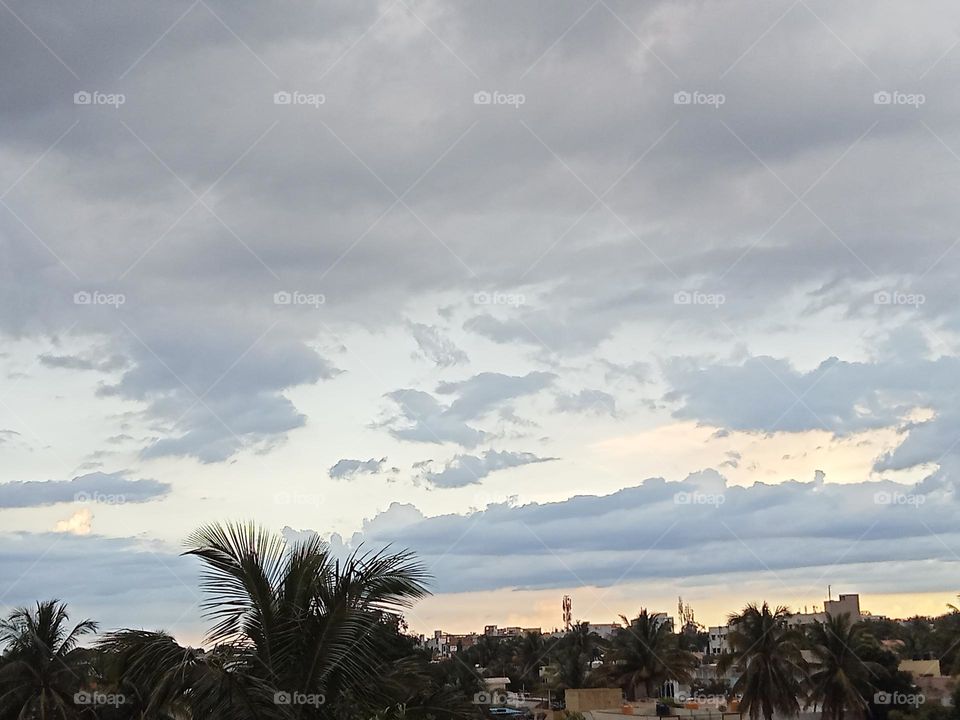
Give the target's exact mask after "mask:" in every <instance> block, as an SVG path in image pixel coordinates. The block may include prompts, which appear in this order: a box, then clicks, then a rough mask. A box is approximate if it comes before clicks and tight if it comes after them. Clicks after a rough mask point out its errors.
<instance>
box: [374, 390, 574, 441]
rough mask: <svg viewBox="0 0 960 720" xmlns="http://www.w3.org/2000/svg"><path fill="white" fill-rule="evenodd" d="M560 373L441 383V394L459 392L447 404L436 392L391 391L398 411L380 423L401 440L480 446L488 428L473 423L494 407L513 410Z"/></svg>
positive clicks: (451, 394)
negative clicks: (515, 403) (433, 393)
mask: <svg viewBox="0 0 960 720" xmlns="http://www.w3.org/2000/svg"><path fill="white" fill-rule="evenodd" d="M555 379H556V375H554V374H553V373H548V372H540V371H531V372H529V373H527V374H526V375H505V374H503V373H494V372H485V373H479V374H478V375H474V376H472V377H470V378H467V379H466V380H460V381H456V382H443V383H440V384H439V385H438V386H437V388H436V392H437V394H438V395H450V396H453V400H451V402H450V403H449V404H448V405H443V404H442V403H441V402H440V401H439V400H437V398H435V397H434V396H433V395H431V394H429V393H426V392H423V391H421V390H413V389H405V390H395V391H394V392H390V393H387V395H386V397H387V398H389V399H390V400H392V401H393V402H394V403H395V404H396V405H397V406H398V413H397V414H396V415H392V416H389V417H388V418H386V419H385V420H384V421H382V422H381V423H379V426H380V427H386V428H388V430H389V432H390V434H391V435H393V436H394V437H395V438H397V439H398V440H410V441H414V442H428V443H443V442H453V443H456V444H458V445H461V446H463V447H466V448H472V447H476V446H477V444H478V443H481V442H483V440H484V439H486V438H487V437H488V435H489V434H488V433H487V432H485V431H483V430H480V429H477V428H475V427H473V426H472V425H468V424H467V422H468V421H470V422H472V421H476V420H480V419H482V418H483V417H484V416H485V415H487V414H488V413H490V412H492V411H494V410H500V411H501V412H503V411H508V413H507V416H509V411H510V410H511V409H512V401H514V400H516V399H518V398H522V397H525V396H529V395H535V394H536V393H538V392H540V391H541V390H544V389H546V388H548V387H550V386H551V385H552V384H553V382H554V380H555Z"/></svg>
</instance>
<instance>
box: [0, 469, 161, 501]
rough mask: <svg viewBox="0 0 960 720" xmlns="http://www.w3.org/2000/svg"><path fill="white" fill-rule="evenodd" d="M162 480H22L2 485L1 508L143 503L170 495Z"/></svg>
mask: <svg viewBox="0 0 960 720" xmlns="http://www.w3.org/2000/svg"><path fill="white" fill-rule="evenodd" d="M170 488H171V486H170V484H169V483H164V482H160V481H159V480H128V479H127V478H126V477H125V476H124V474H123V473H122V472H115V473H102V472H94V473H88V474H87V475H79V476H77V477H75V478H73V479H72V480H20V481H13V482H5V483H0V508H22V507H43V506H45V505H56V504H59V503H73V502H105V503H110V504H123V503H143V502H150V501H151V500H158V499H160V498H162V497H164V496H166V495H167V494H168V493H169V492H170Z"/></svg>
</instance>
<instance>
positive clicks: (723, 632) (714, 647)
mask: <svg viewBox="0 0 960 720" xmlns="http://www.w3.org/2000/svg"><path fill="white" fill-rule="evenodd" d="M729 633H730V627H729V626H727V625H717V626H716V627H711V628H707V652H708V653H709V654H710V655H723V654H724V653H728V652H730V643H729V642H728V640H727V636H728V634H729Z"/></svg>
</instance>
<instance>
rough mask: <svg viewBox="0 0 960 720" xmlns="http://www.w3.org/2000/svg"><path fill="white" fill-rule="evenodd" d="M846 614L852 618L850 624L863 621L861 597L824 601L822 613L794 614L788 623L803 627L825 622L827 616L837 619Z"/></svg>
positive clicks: (848, 596)
mask: <svg viewBox="0 0 960 720" xmlns="http://www.w3.org/2000/svg"><path fill="white" fill-rule="evenodd" d="M814 610H816V609H814ZM844 613H846V614H848V615H849V616H850V622H852V623H856V622H860V620H862V619H863V615H862V614H861V612H860V596H859V595H857V594H856V593H852V594H845V595H840V596H839V597H838V598H837V599H836V600H824V602H823V611H822V612H816V611H815V612H812V613H808V612H802V613H794V614H793V615H791V616H790V619H789V620H787V623H788V624H789V625H790V626H791V627H802V626H803V625H810V624H811V623H815V622H825V621H826V619H827V615H833V616H834V617H835V616H837V615H843V614H844Z"/></svg>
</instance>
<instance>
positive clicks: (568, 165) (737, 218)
mask: <svg viewBox="0 0 960 720" xmlns="http://www.w3.org/2000/svg"><path fill="white" fill-rule="evenodd" d="M872 9H873V8H872V6H871V5H870V4H869V3H867V2H865V0H863V1H862V2H859V1H858V2H855V3H854V4H853V5H845V6H844V7H843V8H838V7H834V6H830V5H828V4H826V3H822V2H820V3H814V4H813V5H811V6H810V7H809V8H808V7H807V6H805V5H803V4H801V5H799V6H796V7H794V8H791V9H789V12H787V13H786V14H785V15H783V9H779V8H777V7H773V6H771V5H770V4H768V3H766V4H765V3H762V2H759V1H758V0H744V1H743V2H736V3H722V4H721V3H716V4H712V5H708V6H705V7H703V8H700V9H699V12H698V13H697V14H693V13H692V11H691V10H690V9H689V8H686V7H684V6H679V7H678V6H676V5H675V4H673V3H666V2H652V3H644V4H642V5H637V4H635V3H626V2H608V3H601V4H599V5H596V6H594V7H589V6H586V7H585V6H584V4H583V3H582V2H579V1H576V0H570V1H569V2H568V1H562V2H556V3H546V2H534V3H530V4H524V6H523V7H520V6H517V5H516V4H511V3H502V4H500V3H494V4H493V5H487V4H484V3H466V4H464V5H458V6H457V7H456V8H451V7H448V6H446V5H444V4H441V3H438V2H435V1H429V0H424V1H422V2H418V3H417V4H416V17H414V16H412V15H411V14H410V13H409V12H407V11H406V10H405V9H404V7H403V6H400V5H398V6H393V7H383V6H382V5H381V4H380V3H376V2H359V3H346V4H343V3H334V4H332V5H330V6H325V7H323V8H320V7H316V6H313V5H309V4H304V3H296V4H293V5H291V6H289V7H286V8H285V9H284V12H283V13H280V14H278V15H277V16H271V17H266V16H265V15H264V14H263V13H262V12H257V11H254V10H251V9H249V8H241V7H236V6H235V5H231V4H229V3H226V2H223V1H222V0H211V1H210V2H207V3H200V4H198V5H196V6H193V7H192V8H180V7H176V8H173V7H171V8H157V7H152V6H147V5H145V4H143V3H134V4H133V5H130V4H126V3H121V2H117V1H111V2H105V3H102V4H100V5H99V6H98V7H97V9H96V10H95V11H93V12H91V13H89V14H83V13H78V11H77V8H76V7H75V6H74V5H72V4H70V3H67V2H54V3H53V4H45V5H44V6H43V7H42V8H40V7H39V6H37V5H36V4H34V3H28V2H24V1H23V0H18V1H17V2H13V3H12V4H11V10H12V11H14V12H16V14H17V15H18V16H19V17H20V19H21V20H22V22H19V21H17V22H11V23H8V24H6V25H5V26H4V27H3V28H2V30H0V61H2V62H3V64H4V67H6V68H9V72H8V73H6V74H5V78H4V80H3V81H2V85H0V93H2V95H3V96H4V97H7V98H12V99H14V100H15V101H12V102H8V103H4V104H3V108H2V109H0V119H2V120H3V123H2V128H3V129H2V131H0V153H2V155H3V160H4V163H3V165H4V167H6V168H8V170H7V171H6V172H5V173H3V174H2V177H0V182H2V185H0V192H5V191H7V189H8V188H10V189H9V192H7V194H6V195H5V196H4V204H5V205H6V206H7V207H6V208H3V209H2V212H0V245H2V251H3V252H2V257H3V260H2V264H0V278H2V280H3V282H2V283H0V308H2V310H0V328H2V330H3V331H5V332H8V333H12V334H16V335H18V336H24V335H33V336H36V335H46V334H57V333H67V332H70V333H71V334H73V335H76V336H82V337H93V336H96V337H98V338H105V340H104V343H105V348H104V355H105V357H114V356H118V357H124V358H125V359H126V361H128V362H129V363H130V366H129V367H127V368H126V369H124V372H123V375H122V378H121V379H120V380H119V381H118V382H115V381H113V380H111V381H108V382H107V383H106V386H107V387H108V388H111V389H113V390H114V391H115V394H116V396H118V397H122V398H125V399H129V400H137V401H145V402H146V403H147V405H148V409H147V410H146V413H145V415H146V418H147V419H148V420H149V421H151V422H153V423H155V424H157V425H158V426H159V431H158V433H159V435H160V436H161V438H160V440H159V441H158V442H157V443H156V444H155V445H152V446H150V447H149V448H147V449H146V450H145V457H158V456H166V455H186V456H191V457H196V458H198V459H200V460H202V461H206V462H213V461H221V460H226V459H228V458H231V457H233V456H234V455H235V454H236V453H237V452H238V451H239V450H240V449H242V448H244V447H252V448H256V449H262V448H264V447H271V446H272V445H273V444H275V443H277V442H280V441H282V438H283V436H284V435H285V434H286V433H287V432H289V431H290V430H292V429H295V428H299V427H302V426H303V425H304V423H305V422H306V421H307V419H306V418H305V417H304V416H303V413H302V411H300V410H298V409H297V408H296V407H295V406H294V405H293V403H292V402H290V401H289V400H288V399H286V397H285V395H284V394H283V393H284V392H285V391H287V390H289V389H291V388H295V387H298V386H301V385H306V384H311V383H315V382H319V381H320V380H324V379H329V378H331V377H332V376H333V375H334V368H333V366H332V365H331V363H330V361H329V360H327V359H326V358H323V357H321V356H320V355H319V354H317V352H316V351H315V350H314V349H313V348H312V345H311V342H312V341H314V340H315V339H316V338H317V336H318V335H321V334H323V333H324V332H325V327H324V326H326V327H327V328H336V329H337V331H341V330H342V329H343V328H345V327H355V325H356V324H357V323H359V324H360V325H362V326H363V327H365V328H367V329H374V330H375V329H382V328H384V327H392V326H395V325H397V324H402V323H404V321H405V318H406V317H407V316H408V315H409V310H410V308H411V307H413V306H417V305H418V303H421V301H423V300H425V299H428V300H429V299H432V295H433V294H436V293H448V294H450V293H452V294H453V295H455V296H457V295H458V296H460V297H461V298H462V302H466V301H467V298H469V297H471V296H473V295H474V294H475V293H476V292H477V291H481V292H485V293H488V294H491V297H494V298H495V297H496V295H495V294H494V291H495V290H496V291H499V290H501V289H502V290H503V291H504V292H506V293H508V294H509V293H511V292H512V293H519V294H520V295H522V296H524V297H525V298H526V299H527V302H525V303H523V304H518V305H517V306H511V305H509V304H508V305H507V306H504V307H491V308H485V309H484V310H483V311H482V312H480V311H477V310H476V309H474V310H472V311H470V313H468V315H469V316H468V317H458V318H457V321H458V322H460V323H461V324H462V325H463V327H465V328H467V330H468V331H470V332H471V333H472V334H474V335H476V336H478V338H479V339H489V340H493V341H494V342H497V343H501V344H505V345H516V344H518V343H520V344H523V346H524V347H526V348H531V349H535V350H537V351H538V352H541V353H546V354H550V355H556V356H564V355H570V354H588V353H593V352H594V351H595V350H596V348H597V347H598V345H600V344H601V343H603V342H604V341H606V340H609V339H611V338H612V337H613V336H614V335H615V334H617V333H618V332H622V331H624V329H625V328H627V327H628V326H630V324H631V323H634V322H637V321H640V320H644V321H651V320H654V321H657V322H660V321H662V322H664V323H678V324H680V326H681V327H682V328H683V329H685V330H689V331H691V332H694V333H699V332H711V331H715V330H716V327H717V320H718V319H722V320H723V321H724V322H726V323H728V324H729V325H730V326H731V327H732V328H734V329H735V330H740V329H742V328H744V327H748V328H755V327H757V326H758V324H759V323H762V322H764V321H769V322H777V323H780V324H784V323H789V318H788V319H787V320H784V318H783V315H784V314H786V315H792V314H796V313H799V312H811V313H818V312H827V311H830V310H835V309H839V310H840V311H842V312H845V313H848V314H849V316H851V317H856V318H860V319H862V320H863V321H864V322H868V323H884V324H890V323H893V324H897V323H903V322H906V321H908V320H910V319H911V318H916V317H921V318H923V319H924V320H925V321H926V322H929V323H931V324H932V325H933V326H934V327H935V328H936V329H937V330H940V329H942V328H953V329H956V328H958V327H960V319H958V315H957V313H956V308H955V303H954V302H953V294H952V284H953V277H954V275H955V273H954V272H953V266H954V265H955V262H956V258H955V257H954V255H953V253H952V251H951V247H952V243H953V241H954V236H955V228H956V226H957V223H958V220H960V216H958V213H960V210H958V208H957V207H956V203H955V202H954V198H953V197H952V196H951V195H950V194H949V192H948V190H947V188H948V187H949V183H944V182H942V180H941V179H942V178H943V177H950V176H951V175H952V174H953V173H955V172H957V168H956V160H955V158H954V157H953V156H952V153H951V152H950V151H949V150H948V149H947V148H945V147H944V145H946V146H948V147H954V146H956V144H957V138H958V136H960V135H958V130H957V123H956V117H957V116H956V112H955V110H956V107H955V106H956V104H957V103H956V101H955V99H954V97H955V93H953V92H952V86H951V84H950V79H951V78H952V76H953V74H955V72H956V71H957V69H958V67H960V59H958V57H957V54H956V53H947V54H944V52H945V51H946V50H948V49H949V48H950V47H951V45H952V43H953V37H952V35H951V34H950V32H949V31H948V28H949V27H951V22H952V21H953V20H957V19H958V16H957V13H958V10H957V8H956V7H954V6H953V5H951V4H949V3H938V4H934V5H932V6H930V7H928V8H926V10H925V12H917V13H915V14H913V15H912V16H911V17H910V18H909V19H905V18H902V17H900V16H899V15H898V14H896V13H890V14H889V15H888V14H885V13H880V14H878V13H873V12H871V10H872ZM814 12H816V16H815V15H814V14H813V13H814ZM8 14H9V13H8ZM181 15H182V17H181ZM781 15H783V16H782V18H781V17H780V16H781ZM864 17H868V18H869V21H868V22H864V21H863V18H864ZM904 23H906V24H907V25H908V27H909V30H907V31H905V30H904ZM25 26H26V27H25ZM719 26H723V27H724V28H726V30H725V32H723V33H717V32H716V31H715V28H716V27H719ZM63 27H71V28H74V30H75V31H74V32H71V33H69V34H64V33H63V32H62V28H63ZM27 28H29V30H28V29H27ZM368 30H369V32H367V31H368ZM568 31H569V32H568ZM768 31H769V32H768ZM904 36H907V37H909V38H910V39H909V40H904ZM638 37H640V38H643V42H642V43H638V42H637V38H638ZM890 37H897V38H899V39H900V40H901V41H900V42H896V43H891V42H890V41H889V38H890ZM38 38H39V39H38ZM438 38H442V40H443V41H442V42H438ZM841 39H842V41H841ZM41 40H42V42H41ZM355 42H356V45H354V43H355ZM783 47H790V48H793V49H794V50H795V54H794V57H795V59H796V62H794V63H790V64H786V65H785V64H784V63H782V62H780V52H781V48H783ZM308 48H309V51H308V50H307V49H308ZM305 53H306V54H305ZM305 58H306V60H305ZM598 78H600V80H598ZM624 88H627V89H628V91H626V92H625V91H624ZM897 88H899V89H901V90H904V91H908V92H911V91H913V92H921V93H924V95H925V98H926V102H925V103H924V104H923V105H922V106H918V107H910V106H898V105H877V104H875V102H874V93H876V92H877V91H880V90H884V89H887V90H894V89H897ZM494 89H500V90H503V91H509V92H519V93H523V95H524V97H525V102H524V104H523V105H522V106H519V107H516V108H514V107H508V106H498V105H494V104H491V105H476V104H475V103H474V93H476V92H478V91H485V90H486V91H489V90H494ZM83 91H86V92H103V93H123V95H124V99H125V102H124V103H123V104H122V105H120V106H119V107H112V106H103V105H96V104H90V105H85V104H75V103H74V94H75V93H77V92H83ZM278 91H288V92H290V91H299V92H303V93H322V94H323V95H324V96H325V101H326V102H324V103H323V104H322V105H318V106H316V107H314V106H298V105H276V104H274V102H273V97H274V94H275V93H276V92H278ZM697 91H701V92H704V93H722V94H723V95H724V97H725V102H724V103H723V105H722V106H719V107H713V106H699V105H697V104H682V103H681V104H678V103H677V102H676V101H675V95H676V93H678V92H679V93H683V92H697ZM58 138H59V142H57V141H58ZM211 138H215V141H211V140H210V139H211ZM54 143H56V147H54V148H52V149H51V145H53V144H54ZM48 150H49V152H47V151H48ZM24 173H25V174H24ZM865 178H867V179H868V182H865V181H864V179H865ZM903 178H907V179H909V182H908V183H907V185H906V187H905V186H904V183H902V182H898V181H897V180H900V179H903ZM408 189H409V192H408V193H407V194H406V195H403V193H404V192H406V191H407V190H408ZM204 193H206V194H204ZM804 193H805V194H804ZM398 196H400V197H402V198H403V202H402V203H400V202H396V200H397V197H398ZM598 197H599V198H601V199H600V200H598ZM798 197H802V202H801V201H798ZM198 198H201V199H199V200H198ZM838 198H843V202H842V203H841V202H838V201H837V199H838ZM878 291H886V292H889V291H902V292H910V291H913V292H920V293H923V295H924V298H925V302H923V303H922V304H920V305H914V306H910V305H906V306H904V305H900V304H898V303H887V304H882V303H880V304H878V303H877V302H875V300H874V293H876V292H878ZM78 292H86V293H94V296H95V293H96V292H101V293H105V294H120V295H122V296H123V297H124V299H125V302H124V303H123V304H122V306H119V307H110V306H104V307H97V306H95V305H77V304H75V303H74V301H73V298H74V294H75V293H78ZM297 292H300V293H304V294H306V295H310V294H313V295H323V296H324V298H325V302H324V303H323V304H322V306H317V305H316V304H311V303H306V304H304V305H302V306H298V305H297V303H296V302H291V303H289V304H281V305H279V306H278V305H277V304H275V303H274V302H273V297H274V294H275V293H289V294H291V295H293V294H295V293H297ZM696 292H702V293H704V294H705V295H708V296H714V295H720V296H723V298H724V302H723V303H722V304H721V305H719V306H711V305H709V304H708V306H707V307H701V306H699V305H698V303H697V302H695V301H694V300H691V301H690V302H688V303H683V302H678V301H677V299H676V298H677V295H678V293H687V296H688V297H692V298H695V297H696V295H695V293H696ZM892 297H895V296H892ZM448 301H449V299H447V300H445V301H444V302H448ZM421 307H422V305H421ZM448 307H449V305H448ZM451 322H452V321H451ZM406 327H407V330H408V332H410V334H411V336H412V337H413V340H414V342H418V343H419V347H420V348H421V350H420V352H421V353H422V354H423V356H424V357H426V358H428V359H430V360H431V361H432V362H434V363H436V364H437V365H438V366H441V367H447V366H450V365H453V364H459V363H462V362H466V360H465V353H464V351H463V350H461V349H460V348H459V347H457V346H456V345H453V344H451V343H452V341H450V340H449V339H448V338H444V337H442V336H441V335H438V334H436V333H435V332H434V330H435V328H433V329H431V328H430V326H428V325H423V324H419V323H413V324H412V325H410V326H406ZM198 328H199V330H198ZM264 335H266V336H267V339H266V340H261V338H262V337H263V336H264ZM261 343H262V344H264V345H266V346H267V347H277V348H278V349H280V351H278V352H274V353H265V352H263V351H262V347H261ZM251 346H256V347H255V348H254V350H253V351H251V355H250V356H244V361H243V362H241V364H240V365H238V366H236V367H232V363H233V362H234V361H235V360H237V358H238V357H241V356H243V354H244V352H245V351H246V350H247V348H250V347H251ZM218 348H221V349H222V351H218ZM471 354H472V350H471ZM288 357H292V358H293V361H292V362H291V363H288ZM250 360H253V361H254V362H249V363H248V362H247V361H250ZM42 362H44V364H47V365H50V364H53V365H59V366H61V367H68V368H74V369H81V368H82V367H86V368H93V367H96V368H103V367H104V361H103V360H98V359H94V358H84V357H82V356H79V359H78V357H74V358H70V356H66V355H64V356H51V357H50V358H48V359H46V360H43V361H42ZM247 364H248V365H249V367H250V368H254V367H255V368H256V370H257V372H251V373H247V374H245V375H244V376H243V382H242V383H241V382H237V383H231V382H230V380H231V378H235V377H239V376H240V375H241V374H242V370H243V367H244V365H247ZM477 369H482V368H477ZM120 370H121V368H116V372H119V371H120ZM177 377H179V378H182V379H183V384H181V383H180V382H179V381H178V380H177V379H176V378H177ZM261 379H262V380H261ZM231 384H232V385H233V387H232V395H231V396H230V397H219V396H218V395H219V394H218V393H217V392H216V391H217V390H218V389H219V388H221V387H223V386H224V385H231ZM184 385H185V386H186V388H185V387H184ZM211 387H213V388H214V392H213V393H211V396H209V397H208V396H205V395H204V393H206V392H207V391H208V389H210V388H211ZM198 397H199V398H202V402H201V403H198V404H197V407H192V406H193V405H194V403H196V401H197V398H198ZM447 434H453V435H470V431H469V429H464V428H462V427H461V428H459V429H455V430H454V429H451V432H449V433H447Z"/></svg>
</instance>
